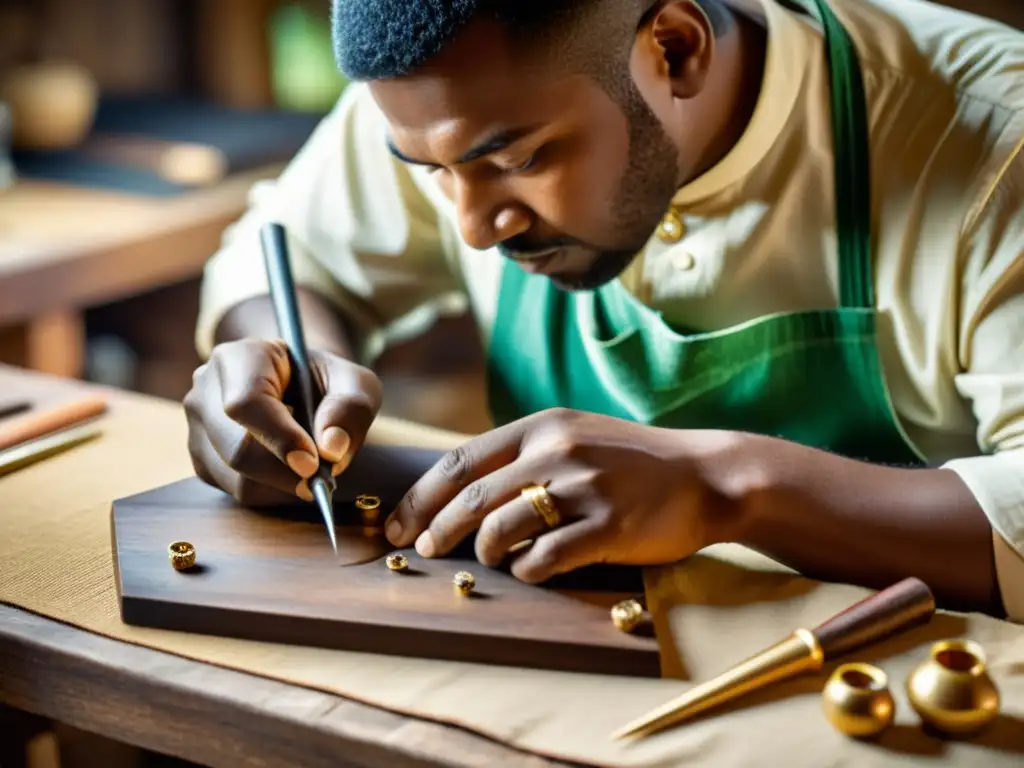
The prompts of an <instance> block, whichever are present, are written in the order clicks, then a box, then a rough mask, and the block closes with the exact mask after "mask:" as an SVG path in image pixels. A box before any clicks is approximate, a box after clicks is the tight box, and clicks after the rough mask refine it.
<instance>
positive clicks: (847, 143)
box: [803, 0, 875, 309]
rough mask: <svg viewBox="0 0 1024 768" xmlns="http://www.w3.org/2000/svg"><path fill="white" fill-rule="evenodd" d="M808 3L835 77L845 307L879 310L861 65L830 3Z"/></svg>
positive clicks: (838, 217) (838, 209)
mask: <svg viewBox="0 0 1024 768" xmlns="http://www.w3.org/2000/svg"><path fill="white" fill-rule="evenodd" d="M803 2H804V3H807V4H808V5H810V6H812V8H810V9H806V8H805V10H810V11H811V12H812V13H814V15H816V16H817V17H818V20H819V22H820V23H821V27H822V32H823V35H824V39H825V53H826V56H827V57H828V64H829V70H830V73H831V74H830V76H831V85H832V142H833V150H832V153H833V157H834V162H835V206H836V235H837V241H838V249H839V293H840V297H839V298H840V303H841V305H842V306H843V307H844V308H854V309H873V308H874V306H875V295H874V294H875V292H874V282H873V280H874V277H873V274H874V261H873V257H872V251H871V155H870V147H869V140H868V118H867V105H866V102H865V95H864V81H863V78H862V76H861V70H860V61H859V60H858V58H857V49H856V47H855V46H854V43H853V40H852V39H851V37H850V34H849V32H847V31H846V28H845V27H844V26H843V24H842V22H840V21H839V18H838V17H837V16H836V14H835V12H834V11H833V10H832V8H831V7H830V5H829V3H828V0H803Z"/></svg>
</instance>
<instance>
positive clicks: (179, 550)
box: [167, 541, 196, 571]
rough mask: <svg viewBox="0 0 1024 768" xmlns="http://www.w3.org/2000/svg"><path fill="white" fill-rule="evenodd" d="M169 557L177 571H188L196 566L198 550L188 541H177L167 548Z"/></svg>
mask: <svg viewBox="0 0 1024 768" xmlns="http://www.w3.org/2000/svg"><path fill="white" fill-rule="evenodd" d="M167 556H168V558H170V561H171V566H172V567H173V568H174V570H176V571H187V570H188V569H189V568H191V567H192V566H194V565H195V564H196V548H195V547H193V546H192V545H191V544H189V543H188V542H187V541H175V542H174V543H172V544H171V545H170V546H168V547H167Z"/></svg>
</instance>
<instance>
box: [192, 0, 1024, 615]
mask: <svg viewBox="0 0 1024 768" xmlns="http://www.w3.org/2000/svg"><path fill="white" fill-rule="evenodd" d="M334 32H335V37H336V44H337V53H338V61H339V64H340V66H341V68H342V70H343V71H344V72H346V74H348V75H349V76H350V77H351V78H353V79H355V80H357V81H359V84H358V85H354V86H352V87H351V88H350V89H349V90H348V91H347V93H346V94H345V96H344V97H343V98H342V100H341V102H340V103H339V105H338V107H337V108H336V109H335V110H334V112H333V113H332V114H331V115H330V116H329V117H328V118H327V119H326V120H325V121H324V122H323V124H322V125H321V126H320V128H319V129H318V131H317V132H316V134H315V135H314V136H313V137H312V138H311V139H310V140H309V143H308V145H307V146H306V147H305V148H304V149H303V150H302V152H300V154H299V155H298V156H297V157H296V158H295V160H294V162H293V163H292V164H291V165H290V167H289V168H288V169H287V170H285V172H284V173H283V174H282V176H281V177H280V179H278V180H277V182H276V183H275V184H273V185H271V186H268V187H265V188H263V189H262V190H261V194H260V197H259V198H258V199H257V200H255V201H254V203H253V207H252V209H251V211H250V212H249V213H248V214H247V215H246V216H245V217H244V218H243V219H242V220H241V221H240V222H239V223H238V225H237V226H236V227H234V228H233V229H232V231H231V232H230V233H229V235H228V237H227V238H226V241H225V244H224V247H223V249H222V250H221V251H220V252H219V253H217V254H216V255H215V256H214V258H213V259H212V260H211V262H210V264H209V266H208V268H207V271H206V276H205V281H204V287H203V304H202V311H201V317H200V319H199V323H198V329H197V342H198V346H199V349H200V351H201V352H202V353H203V354H204V355H208V356H209V362H207V363H206V364H205V365H203V366H202V368H200V370H199V371H198V372H197V375H196V380H195V387H194V389H193V391H192V392H191V393H190V395H189V396H188V399H187V402H186V406H187V411H188V414H189V423H190V427H191V432H190V448H191V451H192V455H193V457H194V461H195V465H196V469H197V472H198V474H199V475H200V476H201V477H203V478H204V479H205V480H206V481H207V482H209V483H212V484H215V485H218V486H220V487H222V488H224V489H226V490H227V491H229V492H231V493H233V494H234V495H236V497H238V498H240V499H242V500H243V501H245V502H246V503H251V504H262V503H274V502H275V501H277V500H279V499H283V498H293V497H294V496H295V495H298V496H300V497H302V498H306V499H308V498H309V490H308V487H307V486H306V484H305V481H304V478H307V477H309V476H310V475H311V474H312V472H313V471H314V470H315V467H316V464H317V461H318V460H319V458H322V459H324V460H326V461H329V462H331V463H332V464H333V467H334V471H335V472H341V471H344V468H345V466H346V465H347V464H348V462H349V461H350V460H351V457H352V455H353V453H354V452H355V451H357V450H358V449H359V446H360V445H361V443H362V441H363V439H364V436H365V434H366V431H367V429H368V428H369V425H370V424H371V422H372V420H373V418H374V416H375V414H376V413H377V410H378V409H379V407H380V398H381V394H380V386H379V382H378V381H377V379H376V377H375V376H374V374H373V373H372V372H371V371H370V370H369V369H368V367H367V366H369V365H370V364H371V363H372V360H373V358H374V356H375V355H376V354H377V353H378V352H379V351H380V350H381V349H382V347H383V346H384V345H385V344H387V343H389V342H390V341H392V340H394V339H396V338H401V337H408V336H410V335H412V334H415V333H417V332H418V331H419V330H421V329H422V328H424V327H425V326H426V325H427V324H428V323H429V322H430V321H431V320H432V319H433V318H434V317H436V316H437V315H438V314H440V313H444V312H448V311H456V310H458V309H459V308H460V307H462V306H463V303H462V302H463V301H466V302H467V303H468V307H469V309H470V310H471V311H472V313H473V315H474V317H475V318H476V319H477V320H478V322H479V326H480V328H481V332H482V336H483V339H484V342H485V345H486V348H487V353H488V361H489V380H490V396H491V407H492V410H493V412H494V417H495V422H496V428H495V429H494V430H493V431H491V432H488V433H486V434H484V435H481V436H479V437H477V438H475V439H473V440H471V441H470V442H468V443H467V444H466V445H464V446H462V447H461V448H460V449H458V450H456V451H453V452H452V453H450V454H449V455H448V456H446V457H445V459H444V460H443V461H441V462H440V463H439V464H438V466H437V467H435V468H434V469H433V470H431V471H430V472H429V473H428V474H427V475H426V476H425V477H424V478H423V479H422V480H421V481H420V482H419V483H418V484H417V485H416V486H415V487H414V488H413V489H412V490H411V491H410V492H409V494H408V495H407V496H406V497H405V499H403V501H402V503H401V504H400V505H399V506H398V508H397V509H396V510H394V512H393V513H392V514H391V515H390V516H389V518H388V522H387V528H386V530H387V535H388V537H389V539H390V540H391V542H392V543H393V544H394V545H395V546H399V547H405V546H412V545H413V544H415V546H416V548H417V550H418V551H419V552H420V553H421V554H422V555H424V556H443V555H444V554H445V553H447V552H448V551H450V550H451V548H452V547H453V546H454V545H455V544H456V543H457V542H458V541H460V540H462V539H463V538H465V537H466V536H467V535H469V534H471V533H473V532H474V531H476V532H477V538H476V545H475V546H476V552H477V555H478V557H479V559H480V560H481V561H482V562H483V563H485V564H487V565H495V564H498V563H499V562H501V561H503V560H504V559H505V558H506V557H507V556H509V553H510V551H511V550H513V549H514V548H516V545H517V544H520V543H522V542H524V541H527V540H533V544H532V545H531V546H529V547H528V548H526V549H524V550H522V551H520V550H518V549H517V550H516V552H515V553H514V555H513V556H514V560H513V562H512V572H513V573H514V574H515V575H516V576H518V577H519V578H521V579H523V580H525V581H528V582H541V581H544V580H545V579H547V578H549V577H551V576H552V575H554V574H556V573H560V572H564V571H567V570H571V569H574V568H577V567H580V566H583V565H585V564H588V563H593V562H616V563H632V564H657V563H666V562H673V561H676V560H679V559H682V558H684V557H686V556H688V555H690V554H692V553H693V552H695V551H697V550H699V549H701V548H703V547H705V546H708V545H710V544H714V543H718V542H738V543H741V544H745V545H747V546H749V547H751V548H754V549H757V550H760V551H763V552H765V553H767V554H769V555H770V556H772V557H774V558H776V559H777V560H779V561H780V562H783V563H786V564H788V565H790V566H792V567H793V568H795V569H797V570H799V571H801V572H803V573H805V574H808V575H811V576H815V577H819V578H823V579H828V580H834V581H845V582H851V583H856V584H860V585H865V586H872V587H881V586H885V585H888V584H890V583H892V582H894V581H896V580H898V579H900V578H902V577H905V576H908V575H914V576H917V577H919V578H921V579H923V580H924V581H926V582H927V583H928V584H929V585H930V586H931V587H932V589H933V590H934V592H935V593H936V595H937V597H938V598H939V600H940V601H941V602H942V603H943V604H944V605H947V606H951V607H958V608H963V609H969V610H982V611H988V612H991V613H995V614H997V615H1009V616H1010V617H1011V618H1013V619H1016V620H1022V619H1024V259H1022V258H1021V254H1022V251H1024V212H1022V208H1021V202H1022V196H1024V154H1022V151H1021V141H1022V136H1024V78H1021V76H1020V72H1021V71H1022V67H1024V36H1022V35H1020V34H1019V33H1017V32H1014V31H1012V30H1011V29H1009V28H1007V27H1003V26H1000V25H997V24H995V23H993V22H990V21H986V20H983V19H981V18H977V17H974V16H971V15H966V14H963V13H960V12H955V11H952V10H949V9H946V8H942V7H939V6H936V5H932V4H929V3H926V2H923V1H922V0H830V3H829V4H825V3H824V2H821V1H820V0H801V2H800V3H796V2H783V0H747V1H746V2H742V3H741V2H739V0H729V2H728V3H725V2H720V1H719V0H658V1H657V2H655V0H593V1H592V2H587V3H574V2H569V1H568V0H565V1H563V2H557V1H556V0H538V1H537V2H524V1H523V0H519V1H518V2H516V0H509V1H508V2H502V1H501V0H494V1H491V2H486V3H483V2H477V1H475V0H463V2H458V3H433V2H427V1H426V0H335V2H334ZM269 220H276V221H279V222H281V223H282V224H283V225H284V226H285V227H286V228H287V230H288V232H289V239H290V244H291V248H292V251H293V253H292V256H293V259H294V270H295V273H296V278H297V282H298V283H299V284H300V285H301V286H302V296H301V299H302V303H303V312H304V319H305V322H306V327H307V332H308V334H309V336H310V339H309V343H310V345H311V347H313V348H315V349H316V350H317V352H316V360H317V372H318V375H319V377H320V379H321V381H322V383H323V387H324V390H325V392H326V396H325V399H324V402H323V404H322V405H321V406H320V409H319V411H318V413H317V418H316V424H315V429H314V434H313V435H307V434H305V433H304V432H303V431H302V430H301V429H300V428H299V427H298V425H297V424H296V423H295V422H294V421H293V420H292V419H291V417H290V415H289V413H288V411H287V409H286V408H285V407H284V406H283V405H282V403H281V397H282V394H281V393H282V391H283V390H284V388H285V387H286V386H287V383H288V380H289V370H288V362H287V356H286V354H285V353H284V351H283V348H282V347H281V345H280V344H279V343H277V342H274V341H273V339H274V337H275V335H276V329H275V326H274V322H273V315H272V310H271V306H270V303H269V301H268V300H267V299H266V297H265V293H266V282H265V278H264V277H263V275H262V262H261V255H260V250H259V240H258V229H259V227H260V225H261V224H262V223H264V222H266V221H269Z"/></svg>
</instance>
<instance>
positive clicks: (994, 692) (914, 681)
mask: <svg viewBox="0 0 1024 768" xmlns="http://www.w3.org/2000/svg"><path fill="white" fill-rule="evenodd" d="M907 697H908V698H909V699H910V705H911V706H912V707H913V708H914V711H915V712H917V714H918V716H919V717H920V718H921V720H923V721H924V723H925V724H926V725H928V726H930V727H931V728H933V729H935V730H936V731H939V732H941V733H945V734H949V735H952V736H971V735H973V734H975V733H977V732H979V731H981V730H982V729H983V728H984V727H985V726H986V725H988V724H989V723H991V722H992V721H993V720H994V719H995V718H996V716H997V715H998V714H999V709H1000V695H999V689H998V688H997V687H996V684H995V682H994V681H993V680H992V678H991V677H990V676H989V673H988V669H987V666H986V662H985V652H984V650H982V647H981V646H980V645H979V644H978V643H976V642H974V641H973V640H946V641H943V642H939V643H935V644H934V645H932V647H931V651H930V653H929V654H928V658H927V659H925V660H924V661H922V662H921V663H920V664H919V665H918V666H917V667H916V668H915V669H914V671H913V672H911V673H910V675H909V677H908V678H907Z"/></svg>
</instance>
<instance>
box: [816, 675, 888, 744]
mask: <svg viewBox="0 0 1024 768" xmlns="http://www.w3.org/2000/svg"><path fill="white" fill-rule="evenodd" d="M821 708H822V710H823V711H824V713H825V719H826V720H828V721H829V722H830V723H831V724H832V726H833V727H834V728H835V729H836V730H837V731H839V732H840V733H843V734H845V735H847V736H852V737H854V738H859V739H863V738H870V737H872V736H877V735H878V734H879V733H881V732H882V731H884V730H885V729H886V728H888V727H889V726H890V725H892V721H893V718H894V717H895V716H896V702H895V701H894V700H893V697H892V693H891V692H890V691H889V678H888V677H887V676H886V674H885V672H883V671H882V670H880V669H879V668H878V667H873V666H871V665H870V664H856V663H855V664H843V665H842V666H840V667H838V668H837V669H836V671H835V672H833V673H832V675H831V677H829V679H828V682H827V683H825V688H824V689H823V690H822V692H821Z"/></svg>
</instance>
